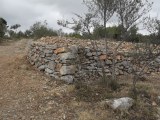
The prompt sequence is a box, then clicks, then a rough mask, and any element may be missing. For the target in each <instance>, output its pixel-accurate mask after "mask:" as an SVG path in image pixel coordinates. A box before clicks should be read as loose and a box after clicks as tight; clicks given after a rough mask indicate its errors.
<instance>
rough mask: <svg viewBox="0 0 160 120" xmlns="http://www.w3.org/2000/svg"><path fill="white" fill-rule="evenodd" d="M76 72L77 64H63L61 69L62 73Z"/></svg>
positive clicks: (70, 73)
mask: <svg viewBox="0 0 160 120" xmlns="http://www.w3.org/2000/svg"><path fill="white" fill-rule="evenodd" d="M75 72H76V66H75V65H71V66H62V67H61V69H60V74H61V75H72V74H74V73H75Z"/></svg>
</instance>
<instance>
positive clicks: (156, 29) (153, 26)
mask: <svg viewBox="0 0 160 120" xmlns="http://www.w3.org/2000/svg"><path fill="white" fill-rule="evenodd" d="M144 28H146V29H147V31H148V32H149V33H150V38H151V39H152V41H151V42H152V43H156V44H160V20H159V19H158V18H156V17H155V18H151V17H148V18H147V19H146V22H145V23H144Z"/></svg>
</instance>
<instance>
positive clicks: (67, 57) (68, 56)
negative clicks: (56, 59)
mask: <svg viewBox="0 0 160 120" xmlns="http://www.w3.org/2000/svg"><path fill="white" fill-rule="evenodd" d="M59 55H60V60H62V61H64V60H70V59H74V58H76V55H75V54H73V53H70V52H68V53H62V54H59Z"/></svg>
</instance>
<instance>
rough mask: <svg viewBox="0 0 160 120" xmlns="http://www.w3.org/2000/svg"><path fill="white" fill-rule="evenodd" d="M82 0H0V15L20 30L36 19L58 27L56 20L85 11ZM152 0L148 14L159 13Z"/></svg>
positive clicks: (156, 1)
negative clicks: (151, 7) (16, 25)
mask: <svg viewBox="0 0 160 120" xmlns="http://www.w3.org/2000/svg"><path fill="white" fill-rule="evenodd" d="M82 1H83V0H0V17H2V18H4V19H6V20H7V22H8V25H9V26H10V25H13V24H16V23H18V24H21V26H22V27H21V30H25V29H29V27H30V26H31V25H32V24H33V23H35V22H36V21H44V20H47V22H48V24H49V26H50V27H52V28H53V29H59V28H60V27H59V26H58V25H57V20H59V19H69V18H71V17H73V13H78V14H82V12H84V11H86V8H85V6H84V5H83V4H82ZM149 1H153V2H154V5H153V9H152V11H151V12H150V15H151V16H153V17H156V16H158V17H159V18H160V15H159V13H160V12H159V11H160V0H149Z"/></svg>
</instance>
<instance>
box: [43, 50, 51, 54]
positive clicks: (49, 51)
mask: <svg viewBox="0 0 160 120" xmlns="http://www.w3.org/2000/svg"><path fill="white" fill-rule="evenodd" d="M44 53H46V54H51V53H52V50H44Z"/></svg>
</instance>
